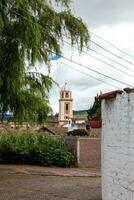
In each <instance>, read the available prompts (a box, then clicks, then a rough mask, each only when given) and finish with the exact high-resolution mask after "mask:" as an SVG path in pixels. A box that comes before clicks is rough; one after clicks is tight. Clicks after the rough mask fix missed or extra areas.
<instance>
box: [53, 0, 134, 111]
mask: <svg viewBox="0 0 134 200" xmlns="http://www.w3.org/2000/svg"><path fill="white" fill-rule="evenodd" d="M108 2H110V4H109V5H110V6H111V7H110V9H111V10H110V11H108V10H106V9H107V8H108V6H109V5H108ZM108 2H107V3H106V1H103V0H102V1H97V0H95V1H94V0H91V1H88V0H83V1H80V0H78V1H76V0H75V3H74V9H73V10H75V14H76V15H77V16H79V15H80V16H81V17H82V18H83V19H84V20H85V21H86V23H87V24H88V27H89V29H90V30H91V31H92V32H94V33H96V34H97V35H99V36H101V37H102V38H104V39H106V40H108V41H110V42H111V43H113V44H115V45H116V46H118V47H119V48H120V49H122V50H123V51H126V52H127V53H129V54H132V55H134V53H133V52H134V45H133V35H134V23H132V18H134V13H133V12H132V10H133V9H132V8H134V1H129V2H130V4H129V3H128V1H127V2H126V1H124V0H123V1H119V2H120V3H119V2H117V1H115V0H113V1H112V0H111V1H108ZM121 2H122V3H121ZM104 3H106V5H105V4H104ZM100 4H101V5H100ZM128 4H129V5H128ZM132 5H133V7H132ZM99 6H100V8H99ZM112 6H113V7H112ZM127 9H128V10H127ZM126 10H127V11H126ZM76 11H77V12H76ZM123 11H124V12H123ZM103 12H104V14H103ZM108 13H109V16H107V15H108ZM110 13H111V15H110ZM106 14H107V15H106ZM129 14H130V15H131V17H130V16H129ZM101 15H102V16H101ZM106 18H107V19H106ZM99 19H101V20H99ZM123 19H125V20H123ZM91 39H92V40H94V41H95V42H97V43H99V44H100V45H102V46H103V47H105V48H106V49H109V50H110V51H112V52H114V53H115V54H117V55H119V56H122V57H123V58H125V59H127V60H129V61H131V62H133V63H134V59H133V58H130V57H128V56H127V55H125V54H122V53H121V52H119V51H117V50H116V49H115V48H113V47H112V46H110V45H109V44H107V43H105V42H104V41H103V40H100V39H98V38H96V37H95V36H92V38H91ZM90 47H91V48H93V49H95V50H97V51H98V52H100V53H102V54H104V55H106V56H108V57H110V58H112V59H114V60H115V61H118V62H120V63H121V64H123V65H124V66H126V67H128V68H130V69H132V70H133V68H134V66H133V65H130V64H129V63H127V62H125V61H123V60H121V59H119V58H116V57H115V56H112V55H111V54H109V53H108V52H105V51H104V50H102V49H101V48H99V47H97V46H95V45H93V44H92V43H91V46H90ZM88 52H89V53H91V54H92V55H95V56H96V57H98V58H101V59H103V60H104V61H106V62H108V63H110V64H112V65H114V66H116V67H118V68H119V69H121V70H123V71H124V72H126V73H130V74H131V75H134V73H132V72H130V71H129V70H127V69H125V68H122V67H121V66H119V65H118V64H115V63H113V62H111V61H109V60H107V59H104V58H103V57H101V56H99V55H97V54H95V53H93V52H90V51H88ZM63 54H64V55H65V56H67V57H68V58H70V59H72V60H75V61H76V62H79V63H81V64H83V65H85V66H87V67H90V68H91V69H94V70H98V71H99V72H101V73H104V74H107V75H108V76H112V77H113V78H116V79H118V80H119V81H123V82H126V83H128V84H130V85H132V86H134V79H133V78H132V77H129V76H127V75H126V74H123V73H121V72H119V71H117V70H115V69H112V68H111V67H110V66H107V65H105V64H104V63H101V62H99V61H97V60H95V59H93V58H91V57H89V56H88V55H86V54H81V55H80V56H79V54H78V52H77V51H76V50H75V49H74V48H69V47H68V46H66V45H65V46H64V47H63ZM63 63H65V64H67V65H71V67H73V68H75V70H80V71H82V72H84V73H86V74H89V75H93V76H95V77H96V78H99V79H102V80H104V81H106V82H107V83H108V84H114V85H115V86H117V88H118V87H119V88H125V87H126V86H125V85H122V84H120V83H117V82H115V81H112V80H110V79H109V78H106V77H103V76H101V75H99V74H96V73H95V72H91V71H89V70H87V69H84V68H82V67H80V66H78V65H75V64H73V63H70V62H69V61H66V60H64V59H60V60H58V61H55V62H53V64H52V65H53V67H52V70H51V74H52V77H53V78H54V80H55V81H57V82H58V83H59V85H60V86H62V85H63V84H64V83H65V81H67V82H68V84H69V87H70V89H71V90H72V92H73V99H74V109H79V110H81V109H88V108H89V107H90V105H91V104H92V103H93V101H94V96H95V95H96V94H97V93H99V92H100V91H102V92H108V91H111V90H116V89H117V88H116V87H111V86H109V85H106V84H104V83H101V82H99V81H97V80H95V79H93V78H91V77H89V76H88V75H84V74H81V73H80V72H77V71H75V70H73V69H71V68H69V67H68V66H66V65H65V64H63ZM58 99H59V88H58V87H57V86H54V87H53V89H52V91H51V93H50V103H51V106H52V108H53V110H54V112H58V109H59V107H58Z"/></svg>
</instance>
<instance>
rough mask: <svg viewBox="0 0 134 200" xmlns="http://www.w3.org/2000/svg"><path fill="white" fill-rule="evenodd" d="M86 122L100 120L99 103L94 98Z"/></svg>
mask: <svg viewBox="0 0 134 200" xmlns="http://www.w3.org/2000/svg"><path fill="white" fill-rule="evenodd" d="M87 113H88V120H92V119H101V101H100V100H99V99H96V98H95V101H94V103H93V106H91V107H90V109H89V110H88V112H87Z"/></svg>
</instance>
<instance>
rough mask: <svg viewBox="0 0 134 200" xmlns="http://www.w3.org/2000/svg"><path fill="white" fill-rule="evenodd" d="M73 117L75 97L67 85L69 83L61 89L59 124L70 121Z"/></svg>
mask: <svg viewBox="0 0 134 200" xmlns="http://www.w3.org/2000/svg"><path fill="white" fill-rule="evenodd" d="M72 118H73V99H72V92H71V91H70V90H69V88H68V87H67V83H65V85H64V86H63V87H62V89H61V91H60V99H59V124H60V125H63V124H66V123H68V121H69V119H72Z"/></svg>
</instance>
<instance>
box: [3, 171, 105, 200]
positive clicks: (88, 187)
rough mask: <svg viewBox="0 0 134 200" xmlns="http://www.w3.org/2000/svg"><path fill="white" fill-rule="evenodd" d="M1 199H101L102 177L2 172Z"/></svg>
mask: <svg viewBox="0 0 134 200" xmlns="http://www.w3.org/2000/svg"><path fill="white" fill-rule="evenodd" d="M0 200H101V186H100V178H95V177H94V178H91V177H60V176H39V175H26V174H22V175H21V174H0Z"/></svg>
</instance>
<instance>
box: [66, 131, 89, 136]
mask: <svg viewBox="0 0 134 200" xmlns="http://www.w3.org/2000/svg"><path fill="white" fill-rule="evenodd" d="M67 135H68V136H89V133H88V132H87V131H86V130H85V129H76V130H73V131H69V132H68V133H67Z"/></svg>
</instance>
